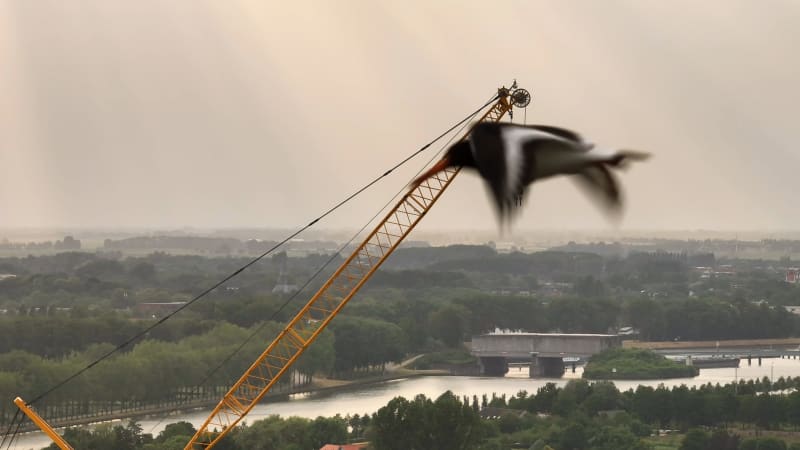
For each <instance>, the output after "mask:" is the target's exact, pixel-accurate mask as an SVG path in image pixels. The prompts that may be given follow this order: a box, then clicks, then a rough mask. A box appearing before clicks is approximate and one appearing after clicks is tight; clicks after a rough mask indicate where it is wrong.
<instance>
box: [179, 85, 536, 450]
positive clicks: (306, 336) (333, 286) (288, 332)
mask: <svg viewBox="0 0 800 450" xmlns="http://www.w3.org/2000/svg"><path fill="white" fill-rule="evenodd" d="M514 87H515V86H514ZM525 94H526V95H527V92H525ZM512 95H513V93H512V92H511V91H510V90H509V89H507V88H500V89H499V90H498V98H497V102H496V103H494V105H493V106H492V107H491V109H489V111H487V112H486V113H485V114H484V115H483V116H482V117H481V119H480V121H481V122H484V121H488V122H498V121H500V119H501V118H502V117H503V116H504V115H505V114H506V112H508V111H509V110H511V108H512V104H514V103H518V102H516V101H515V100H516V99H515V98H513V97H512ZM462 139H463V137H462ZM459 171H460V168H448V169H445V170H443V171H441V172H439V173H437V174H435V175H433V176H431V177H429V178H428V179H427V180H425V181H423V182H422V183H421V184H420V185H419V186H418V187H417V188H415V189H413V190H411V191H409V192H408V193H406V194H405V195H404V196H403V197H402V198H401V199H400V201H398V202H397V204H395V206H394V208H392V210H391V211H390V212H389V213H388V214H386V216H384V218H383V220H381V222H380V223H379V224H378V226H377V227H375V229H374V230H373V231H372V232H371V233H370V234H369V236H367V238H366V239H365V240H364V241H363V242H362V243H361V245H359V246H358V248H357V249H356V250H355V251H354V252H353V253H352V254H351V255H350V256H349V257H348V258H347V259H346V260H345V261H344V262H343V263H342V265H341V266H340V267H339V268H338V269H337V270H336V272H334V274H333V275H332V276H331V277H330V278H329V279H328V281H327V282H325V284H324V285H323V286H322V288H320V290H319V291H317V293H316V294H314V296H313V297H311V300H309V301H308V303H306V305H305V306H304V307H303V309H301V310H300V312H298V313H297V315H296V316H295V317H294V318H293V319H292V320H291V321H289V323H288V324H287V325H286V327H284V328H283V330H282V331H281V332H280V333H279V334H278V336H277V337H276V338H275V340H273V341H272V343H271V344H270V345H269V347H267V349H266V350H265V351H264V352H263V353H262V354H261V356H259V357H258V359H256V361H255V362H254V363H253V364H252V365H251V366H250V368H249V369H247V371H246V372H245V374H244V375H242V377H241V378H240V379H239V380H238V381H237V382H236V383H235V384H234V385H233V386H232V387H231V388H230V390H229V391H228V393H227V394H225V396H224V397H223V398H222V400H220V402H219V404H217V406H216V407H215V408H214V411H213V412H212V413H211V414H210V415H209V417H208V418H207V419H206V421H205V423H203V425H202V426H201V427H200V428H199V429H198V430H197V433H196V434H195V435H194V436H193V437H192V439H191V441H189V443H188V444H187V445H186V447H185V449H184V450H197V449H208V448H211V447H213V446H214V445H215V444H216V443H217V442H219V440H220V439H222V438H223V437H224V436H225V434H226V433H227V432H228V431H229V430H230V429H231V428H232V427H234V426H236V424H238V423H239V421H241V420H242V419H243V418H244V416H245V415H246V414H247V413H248V412H250V410H251V409H253V407H255V406H256V405H257V404H258V402H259V400H261V398H262V397H264V395H265V394H266V393H267V392H269V390H270V389H271V388H272V386H273V385H275V383H276V382H277V381H278V379H279V378H280V377H281V376H282V375H283V374H284V373H286V372H287V371H288V369H289V367H290V366H291V365H292V363H294V362H295V361H296V360H297V358H298V357H299V356H300V355H301V354H302V353H303V351H304V350H305V349H306V348H307V347H308V346H309V345H311V343H312V342H314V339H316V338H317V336H319V334H320V333H321V332H322V330H323V329H325V327H326V326H327V325H328V323H330V321H331V320H333V318H334V317H336V315H337V314H338V313H339V311H341V310H342V308H343V307H344V306H345V305H346V304H347V302H348V301H349V300H350V299H351V298H352V297H353V295H355V294H356V292H358V290H359V289H360V288H361V286H363V285H364V283H366V282H367V280H369V278H370V277H371V276H372V274H373V273H374V272H375V271H376V270H377V269H378V267H380V265H381V264H382V263H383V262H384V261H385V260H386V258H387V257H388V256H389V255H390V254H391V253H392V252H393V251H394V250H395V249H396V248H397V246H398V245H399V244H400V242H402V241H403V239H404V238H405V237H406V236H408V234H409V233H410V232H411V230H413V229H414V227H415V226H416V225H417V224H418V223H419V221H420V220H421V219H422V218H423V217H424V216H425V214H427V213H428V211H429V210H430V208H431V207H432V206H433V204H434V203H436V200H438V199H439V197H440V196H441V195H442V193H443V192H444V190H445V189H447V187H448V186H449V185H450V183H451V182H452V181H453V179H454V178H455V176H456V175H458V172H459Z"/></svg>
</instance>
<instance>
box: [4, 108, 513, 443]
mask: <svg viewBox="0 0 800 450" xmlns="http://www.w3.org/2000/svg"><path fill="white" fill-rule="evenodd" d="M498 98H499V95H494V96H492V98H491V99H490V100H489V101H488V102H486V103H485V104H483V105H481V106H480V107H479V108H478V109H476V110H475V111H474V112H472V113H470V114H469V115H467V116H466V117H465V118H463V119H462V120H460V121H458V122H457V123H456V124H454V125H452V126H451V127H450V128H448V129H447V130H446V131H444V132H443V133H441V134H440V135H438V136H437V137H436V138H434V139H433V140H431V141H430V142H428V143H427V144H425V145H424V146H422V147H421V148H420V149H418V150H416V151H415V152H413V153H411V154H410V155H409V156H407V157H406V158H404V159H403V160H401V161H400V162H398V163H396V164H395V165H393V166H392V167H391V168H389V169H388V170H386V171H385V172H383V173H382V174H381V175H379V176H377V177H376V178H374V179H373V180H372V181H370V182H368V183H367V184H365V185H364V186H363V187H361V188H359V189H358V190H356V191H355V192H353V193H352V194H350V195H349V196H347V197H345V198H344V199H343V200H341V201H340V202H338V203H337V204H335V205H334V206H332V207H331V208H329V209H328V210H326V211H325V212H324V213H322V214H321V215H319V216H318V217H317V218H315V219H314V220H312V221H311V222H309V223H308V224H307V225H305V226H303V227H301V228H299V229H298V230H297V231H295V232H293V233H291V234H290V235H289V236H287V237H285V238H284V239H283V240H281V241H280V242H278V243H277V244H275V245H274V246H272V247H271V248H269V249H268V250H266V251H265V252H264V253H262V254H260V255H258V256H257V257H255V258H253V259H252V260H250V261H249V262H247V263H246V264H244V265H243V266H241V267H240V268H239V269H237V270H235V271H234V272H232V273H231V274H229V275H227V276H226V277H224V278H223V279H221V280H220V281H218V282H217V283H214V284H213V285H212V286H211V287H209V288H207V289H205V290H203V291H202V292H200V293H199V294H197V295H196V296H194V297H193V298H192V299H191V300H189V301H188V302H186V303H185V304H183V305H181V306H180V307H179V308H178V309H176V310H175V311H173V312H171V313H169V314H167V315H165V316H164V317H162V318H161V319H159V320H158V321H157V322H155V323H154V324H152V325H150V326H149V327H147V328H145V329H144V330H143V331H141V332H139V333H137V334H135V335H134V336H132V337H131V338H129V339H127V340H126V341H124V342H123V343H121V344H119V345H117V346H116V347H114V348H113V349H112V350H109V351H108V352H106V353H105V354H103V355H101V356H100V357H98V358H97V359H95V360H94V361H92V362H90V363H89V364H87V365H86V366H84V367H82V368H81V369H79V370H77V371H76V372H74V373H73V374H71V375H69V376H68V377H66V378H64V379H63V380H61V381H59V382H58V383H56V384H55V385H53V386H52V387H50V388H49V389H47V390H45V391H44V392H42V393H41V394H39V395H37V396H36V397H35V398H34V399H33V400H31V401H30V402H27V405H33V404H35V403H37V402H39V401H40V400H42V399H43V398H44V397H46V396H47V395H49V394H50V393H51V392H53V391H55V390H56V389H59V388H60V387H62V386H64V385H65V384H67V383H69V382H70V381H72V380H73V379H75V378H77V377H79V376H80V375H82V374H83V373H84V372H86V371H87V370H89V369H91V368H92V367H94V366H96V365H97V364H99V363H100V362H101V361H103V360H105V359H107V358H109V357H111V356H112V355H114V354H115V353H117V352H118V351H120V350H122V349H123V348H125V347H127V346H128V345H130V344H131V343H133V342H135V341H136V340H137V339H139V338H141V337H142V336H144V335H146V334H147V333H149V332H150V331H152V330H153V329H154V328H156V327H158V326H159V325H161V324H162V323H164V322H166V321H167V320H169V319H171V318H172V317H173V316H175V315H176V314H178V313H179V312H181V311H183V310H184V309H186V308H187V307H189V306H191V305H192V304H194V303H195V302H197V301H198V300H200V299H201V298H203V297H205V296H206V295H208V294H210V293H211V292H213V291H214V290H215V289H217V288H218V287H220V286H222V285H223V284H225V283H226V282H228V281H229V280H231V279H232V278H234V277H236V276H237V275H239V274H240V273H242V272H243V271H244V270H246V269H247V268H249V267H250V266H252V265H253V264H255V263H257V262H258V261H260V260H261V259H263V258H264V257H266V256H268V255H269V254H271V253H272V252H274V251H275V250H277V249H278V248H280V247H282V246H283V245H285V244H286V243H287V242H289V241H290V240H292V239H294V238H295V237H297V236H298V235H300V234H301V233H303V232H304V231H306V230H308V229H309V228H311V227H312V226H314V225H315V224H317V223H318V222H319V221H320V220H322V219H324V218H325V217H327V216H328V215H330V214H331V213H333V212H334V211H336V210H337V209H339V208H340V207H342V206H344V205H345V204H346V203H348V202H350V201H351V200H352V199H354V198H355V197H357V196H358V195H360V194H361V193H362V192H364V191H366V190H367V189H369V188H371V187H372V186H373V185H375V184H376V183H378V182H379V181H380V180H382V179H383V178H385V177H387V176H389V175H390V174H391V173H392V172H393V171H394V170H396V169H398V168H399V167H401V166H403V165H405V164H406V163H407V162H409V161H410V160H411V159H413V158H414V157H416V156H417V155H419V154H420V153H422V152H424V151H425V150H427V149H428V148H429V147H431V146H432V145H433V144H435V143H436V142H437V141H439V140H440V139H442V138H443V137H444V136H446V135H447V134H449V133H450V132H452V131H453V130H455V129H456V128H458V127H459V126H461V125H463V124H465V123H468V122H469V120H470V119H471V118H472V117H474V116H475V115H476V114H478V113H479V112H480V111H482V110H483V109H484V108H486V107H487V106H489V105H491V104H492V103H494V102H495V101H496V100H497V99H498ZM14 435H16V433H14ZM4 438H5V437H4ZM12 439H13V435H12Z"/></svg>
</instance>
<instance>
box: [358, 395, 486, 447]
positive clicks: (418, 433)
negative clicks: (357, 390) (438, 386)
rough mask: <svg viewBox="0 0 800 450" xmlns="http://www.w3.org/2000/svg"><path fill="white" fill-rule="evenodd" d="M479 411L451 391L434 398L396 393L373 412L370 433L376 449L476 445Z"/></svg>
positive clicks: (478, 429) (479, 423)
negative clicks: (396, 394) (402, 395)
mask: <svg viewBox="0 0 800 450" xmlns="http://www.w3.org/2000/svg"><path fill="white" fill-rule="evenodd" d="M482 430H483V427H482V426H481V422H480V418H479V416H478V413H476V412H475V411H473V410H472V408H470V407H469V405H465V404H462V403H461V402H460V401H459V400H458V398H457V397H455V396H454V395H453V394H452V393H451V392H449V391H448V392H445V393H444V394H442V395H441V396H440V397H439V398H438V399H436V401H435V402H432V401H430V400H429V399H427V398H426V397H425V396H424V395H418V396H416V397H415V398H414V400H413V401H410V402H409V401H408V400H406V399H404V398H403V397H395V398H394V399H392V400H391V401H390V402H389V403H388V404H387V405H386V406H384V407H383V408H381V409H379V410H378V412H376V413H375V414H374V415H373V416H372V421H371V424H370V427H369V430H368V433H367V437H368V438H369V439H370V441H371V442H372V445H373V447H374V448H375V449H377V450H405V449H414V448H418V449H423V448H437V449H439V448H442V449H445V448H446V449H463V450H469V449H473V448H476V447H477V445H478V442H480V439H481V437H482Z"/></svg>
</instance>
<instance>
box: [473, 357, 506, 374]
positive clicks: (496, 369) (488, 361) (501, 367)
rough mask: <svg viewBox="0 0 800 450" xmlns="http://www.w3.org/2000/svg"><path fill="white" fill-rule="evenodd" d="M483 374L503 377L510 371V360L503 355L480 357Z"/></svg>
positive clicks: (479, 361) (479, 362)
mask: <svg viewBox="0 0 800 450" xmlns="http://www.w3.org/2000/svg"><path fill="white" fill-rule="evenodd" d="M478 364H479V365H480V369H481V375H485V376H488V377H502V376H505V374H506V373H507V372H508V361H506V359H505V358H504V357H502V356H482V357H480V358H478Z"/></svg>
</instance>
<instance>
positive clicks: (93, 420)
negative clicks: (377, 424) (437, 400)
mask: <svg viewBox="0 0 800 450" xmlns="http://www.w3.org/2000/svg"><path fill="white" fill-rule="evenodd" d="M448 375H450V373H449V372H447V371H443V370H411V369H406V368H403V367H397V368H395V369H394V370H392V371H391V372H385V373H383V374H378V375H375V376H368V377H364V378H357V379H353V380H338V379H333V378H325V377H316V378H314V379H313V381H312V382H311V383H310V384H308V385H305V386H298V387H296V388H294V389H292V390H291V391H288V392H287V391H283V392H274V393H268V394H267V395H265V396H264V398H263V399H262V403H263V402H265V401H267V400H272V401H277V402H280V401H285V400H287V399H289V398H290V397H291V396H293V395H301V394H310V393H314V394H326V393H335V392H339V391H347V390H352V389H358V388H360V387H364V386H369V385H371V384H377V383H384V382H388V381H394V380H402V379H408V378H416V377H424V376H448ZM220 399H221V397H220V398H217V399H213V400H201V401H194V402H186V403H183V404H175V405H172V406H163V407H149V408H142V409H140V410H126V411H119V412H113V413H107V414H100V415H94V416H91V417H83V418H76V419H70V420H62V421H58V420H53V421H49V423H50V425H51V426H52V427H53V428H55V429H59V430H60V429H64V428H68V427H74V426H83V425H92V424H98V423H104V422H112V421H116V420H126V419H135V420H140V419H148V418H151V417H155V416H157V417H165V416H166V417H169V416H177V415H182V414H189V413H192V412H194V411H198V410H207V409H209V408H213V407H215V406H217V404H218V403H219V401H220ZM38 429H39V428H38V427H36V426H35V425H34V424H32V423H29V424H27V425H25V426H23V427H22V428H21V429H20V431H21V432H30V431H37V430H38Z"/></svg>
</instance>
